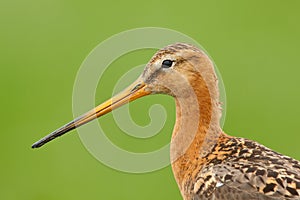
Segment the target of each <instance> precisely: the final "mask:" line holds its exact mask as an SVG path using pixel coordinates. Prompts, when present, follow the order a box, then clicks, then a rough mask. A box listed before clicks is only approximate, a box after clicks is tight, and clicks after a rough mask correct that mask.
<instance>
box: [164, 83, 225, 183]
mask: <svg viewBox="0 0 300 200" xmlns="http://www.w3.org/2000/svg"><path fill="white" fill-rule="evenodd" d="M192 87H193V93H194V94H191V95H188V96H185V97H176V98H175V99H176V100H175V101H176V123H175V126H174V130H173V135H172V141H171V149H170V154H171V161H172V169H173V173H174V175H175V178H176V181H177V183H178V185H179V187H181V186H182V184H183V182H184V177H185V176H186V175H187V174H189V171H191V172H192V171H194V170H195V169H196V168H201V162H199V161H200V160H201V159H202V158H203V157H204V156H205V155H207V154H208V153H209V152H210V151H211V149H212V148H213V146H214V145H215V144H216V142H217V140H218V138H219V136H220V135H221V134H222V130H221V128H220V124H219V120H220V117H221V108H220V105H219V97H218V95H219V94H218V91H213V90H218V88H217V81H216V83H215V88H208V87H207V85H206V84H205V82H204V80H203V79H202V78H201V77H198V83H197V84H196V85H192ZM212 95H214V96H212Z"/></svg>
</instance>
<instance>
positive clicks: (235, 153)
mask: <svg viewBox="0 0 300 200" xmlns="http://www.w3.org/2000/svg"><path fill="white" fill-rule="evenodd" d="M204 163H205V164H203V166H202V167H201V169H200V170H199V172H198V174H197V176H196V177H193V179H191V180H190V182H189V183H188V184H187V189H188V190H189V191H191V192H192V195H191V196H193V198H192V199H300V195H299V194H300V162H299V161H297V160H294V159H292V158H290V157H287V156H284V155H282V154H279V153H277V152H275V151H272V150H271V149H269V148H267V147H265V146H263V145H261V144H258V143H257V142H254V141H251V140H247V139H244V138H234V137H229V136H227V135H225V134H224V135H222V136H221V137H220V142H219V143H217V144H216V145H215V147H214V148H213V151H212V152H211V153H210V154H209V155H207V157H205V158H204ZM218 186H219V187H218ZM226 193H228V194H226ZM226 196H227V197H226ZM246 197H247V198H246Z"/></svg>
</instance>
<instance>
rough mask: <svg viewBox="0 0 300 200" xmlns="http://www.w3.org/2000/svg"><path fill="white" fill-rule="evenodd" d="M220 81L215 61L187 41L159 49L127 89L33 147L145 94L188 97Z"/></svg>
mask: <svg viewBox="0 0 300 200" xmlns="http://www.w3.org/2000/svg"><path fill="white" fill-rule="evenodd" d="M216 80H217V79H216V75H215V73H214V68H213V64H212V62H211V61H210V59H209V58H208V56H207V55H206V54H205V53H203V51H201V50H199V49H198V48H196V47H194V46H192V45H188V44H183V43H176V44H173V45H169V46H167V47H165V48H163V49H161V50H159V51H158V52H157V53H156V54H155V55H154V56H153V57H152V58H151V60H150V61H149V62H148V64H147V65H146V67H145V70H144V72H143V73H142V74H141V76H140V77H139V78H138V79H137V80H136V81H135V82H134V83H132V84H131V85H130V86H129V87H127V89H125V90H123V91H122V92H121V93H119V94H118V95H116V96H114V97H113V98H111V99H109V100H108V101H106V102H104V103H102V104H101V105H99V106H97V107H96V108H94V109H92V110H91V111H89V112H87V113H86V114H84V115H82V116H80V117H78V118H77V119H75V120H73V121H71V122H70V123H68V124H66V125H65V126H63V127H61V128H60V129H57V130H56V131H54V132H53V133H51V134H49V135H48V136H46V137H44V138H42V139H41V140H40V141H38V142H36V143H34V144H33V145H32V147H33V148H37V147H40V146H42V145H44V144H45V143H47V142H49V141H51V140H52V139H54V138H56V137H58V136H60V135H63V134H64V133H66V132H68V131H70V130H72V129H74V128H76V127H79V126H81V125H83V124H85V123H87V122H89V121H91V120H93V119H95V118H97V117H100V116H102V115H104V114H106V113H108V112H110V111H112V110H113V109H115V108H117V107H120V106H122V105H124V104H126V103H128V102H130V101H133V100H135V99H137V98H140V97H142V96H146V95H149V94H157V93H160V94H167V95H171V96H174V97H176V98H185V97H188V96H190V95H191V93H193V92H194V90H195V88H196V89H197V88H198V89H199V88H200V90H201V87H202V88H207V85H212V84H209V83H207V82H209V81H214V82H216ZM213 85H216V84H213Z"/></svg>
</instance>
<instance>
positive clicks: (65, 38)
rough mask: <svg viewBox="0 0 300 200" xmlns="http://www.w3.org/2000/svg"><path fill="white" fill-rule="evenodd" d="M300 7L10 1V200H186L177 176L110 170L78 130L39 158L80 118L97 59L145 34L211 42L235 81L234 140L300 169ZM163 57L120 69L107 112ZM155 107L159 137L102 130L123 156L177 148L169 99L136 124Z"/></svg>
mask: <svg viewBox="0 0 300 200" xmlns="http://www.w3.org/2000/svg"><path fill="white" fill-rule="evenodd" d="M299 9H300V1H297V0H290V1H279V0H272V1H271V0H268V1H258V0H254V1H238V0H235V1H231V0H230V1H216V0H212V1H194V2H192V1H178V2H176V1H161V0H160V1H158V0H156V1H107V2H101V1H70V0H69V1H68V0H45V1H40V0H28V1H21V0H19V1H16V0H10V1H9V0H2V1H1V2H0V25H1V29H0V49H1V50H0V51H1V52H0V53H1V59H0V66H1V73H0V83H1V84H0V85H1V140H0V148H1V149H0V150H1V165H0V166H1V168H0V169H1V170H0V199H9V200H13V199H22V200H27V199H28V200H33V199H45V200H48V199H55V200H58V199H74V200H75V199H131V200H132V199H181V197H180V194H179V191H178V189H177V185H176V183H175V180H174V178H173V175H172V171H171V168H170V167H167V168H164V169H162V170H159V171H156V172H152V173H147V174H127V173H122V172H118V171H116V170H113V169H110V168H108V167H106V166H104V165H103V164H101V163H100V162H98V161H97V160H96V159H94V158H93V157H92V156H91V155H90V154H89V153H88V151H87V150H86V149H85V147H84V146H83V145H82V144H81V142H80V139H79V137H78V136H77V134H76V131H73V132H72V133H71V134H68V135H66V136H64V137H63V138H60V139H58V140H56V141H54V142H51V143H50V144H49V145H47V146H45V147H44V148H41V149H38V150H32V149H31V148H30V146H31V144H32V143H33V142H34V141H36V140H37V139H39V138H40V137H42V136H44V135H45V134H47V133H49V132H51V131H52V130H54V129H56V128H58V127H59V126H61V125H63V124H64V123H66V122H68V121H69V120H71V119H72V89H73V83H74V81H75V77H76V73H77V70H78V69H79V67H80V64H81V63H82V61H83V60H84V58H85V57H86V56H87V54H88V53H89V52H90V51H91V50H92V49H93V48H94V47H95V46H96V45H97V44H98V43H100V42H101V41H103V40H105V39H107V38H108V37H110V36H111V35H113V34H116V33H119V32H121V31H125V30H128V29H132V28H137V27H145V26H158V27H165V28H171V29H175V30H177V31H180V32H182V33H185V34H187V35H189V36H190V37H192V38H194V39H195V40H197V41H198V42H199V43H200V44H202V45H203V46H204V48H205V49H206V50H207V51H208V52H209V54H210V55H211V56H212V58H213V59H214V61H215V63H216V64H217V66H218V68H219V70H220V72H221V74H222V76H223V81H224V83H225V87H226V91H227V117H226V122H225V127H224V130H225V131H226V132H227V133H229V134H231V135H234V136H241V137H247V138H250V139H253V140H257V141H259V142H260V143H263V144H265V145H266V146H268V147H270V148H272V149H274V150H276V151H279V152H282V153H284V154H287V155H289V156H292V157H294V158H296V159H300V147H299V141H300V135H299V130H298V129H299V122H298V120H299V115H300V107H299V106H298V103H299V100H300V93H299V83H300V79H299V72H300V60H299V47H300V38H299V37H300V26H299V20H300V12H299ZM153 52H154V51H150V50H149V51H142V52H133V53H131V54H128V55H127V56H124V57H122V58H120V60H117V61H116V62H114V63H113V64H112V66H111V68H109V70H108V71H107V73H106V74H105V76H104V79H103V80H102V81H101V82H100V83H99V87H98V90H97V97H96V102H99V103H100V102H101V101H103V100H105V99H107V98H109V97H110V95H111V93H112V89H113V85H114V83H115V81H117V79H118V77H120V76H121V75H122V73H125V72H126V71H127V70H129V69H130V67H131V66H136V65H138V64H141V63H145V62H147V60H148V59H149V58H150V57H151V56H152V54H153ZM120 69H121V70H120ZM105 77H106V78H105ZM110 77H114V78H110ZM151 101H154V102H157V103H159V102H162V104H163V105H165V106H166V109H167V112H168V114H169V117H168V121H167V122H166V125H165V128H164V129H163V130H162V133H160V134H159V135H157V136H155V137H153V138H150V139H147V140H142V139H133V138H131V137H129V136H127V135H126V134H124V133H123V132H122V131H121V130H119V129H118V127H117V126H116V124H115V123H114V121H113V118H112V115H111V114H109V115H107V116H104V117H103V118H101V119H100V120H99V122H100V124H102V125H103V128H104V129H105V130H106V133H107V134H108V137H109V138H111V139H112V141H113V142H114V143H116V144H118V145H119V146H121V147H122V148H125V149H128V150H131V151H136V152H140V151H141V152H144V151H145V152H146V151H148V150H151V149H156V148H157V147H160V146H162V145H164V144H166V143H167V142H168V141H169V139H170V134H171V133H170V132H171V130H172V126H173V124H174V107H173V105H174V104H173V100H172V98H170V97H166V96H155V97H154V96H153V97H146V98H145V99H140V100H138V101H136V102H133V103H132V104H131V106H130V108H131V114H132V116H133V119H134V120H135V121H136V123H138V124H141V125H143V124H147V123H149V121H150V119H149V117H148V109H149V106H151V103H150V102H151Z"/></svg>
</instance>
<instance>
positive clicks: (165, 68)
mask: <svg viewBox="0 0 300 200" xmlns="http://www.w3.org/2000/svg"><path fill="white" fill-rule="evenodd" d="M152 94H166V95H170V96H172V97H174V99H175V106H176V121H175V125H174V129H173V133H172V136H171V143H170V158H171V167H172V171H173V174H174V177H175V179H176V182H177V185H178V188H179V190H180V193H181V195H182V198H183V199H184V200H256V199H260V200H283V199H288V200H300V162H299V161H298V160H296V159H293V158H291V157H288V156H286V155H283V154H280V153H278V152H276V151H273V150H271V149H269V148H268V147H265V146H264V145H262V144H260V143H258V142H256V141H252V140H249V139H245V138H240V137H234V136H230V135H227V134H226V133H225V132H224V131H223V130H222V128H221V127H220V118H221V115H222V103H221V102H220V99H219V96H220V94H219V88H218V77H217V75H216V73H215V68H214V64H213V62H212V61H211V59H210V58H209V56H208V55H207V54H206V53H205V52H204V51H203V50H201V49H200V48H198V47H196V46H194V45H190V44H186V43H175V44H171V45H168V46H166V47H164V48H162V49H160V50H158V51H157V52H156V53H155V54H154V56H153V57H152V58H151V59H150V61H149V62H148V63H147V64H146V67H145V69H144V71H143V72H142V74H141V75H140V76H139V77H138V78H137V80H136V81H134V82H133V83H132V84H131V85H130V86H129V87H127V88H126V89H125V90H123V91H122V92H121V93H119V94H118V95H116V96H115V97H113V98H111V99H109V100H107V101H105V102H104V103H102V104H100V105H99V106H97V107H95V108H94V109H92V110H90V111H88V112H87V113H85V114H83V115H82V116H80V117H78V118H76V119H74V120H73V121H71V122H69V123H68V124H66V125H64V126H62V127H61V128H59V129H57V130H55V131H54V132H52V133H50V134H49V135H47V136H46V137H44V138H42V139H41V140H39V141H37V142H36V143H34V144H33V145H32V148H38V147H41V146H42V145H44V144H46V143H47V142H49V141H51V140H53V139H55V138H57V137H58V136H61V135H63V134H65V133H67V132H69V131H71V130H73V129H75V128H77V127H79V126H81V125H83V124H86V123H87V122H89V121H91V120H93V119H96V118H98V117H100V116H102V115H104V114H106V113H109V112H110V111H112V110H113V109H116V108H118V107H120V106H122V105H124V104H126V103H128V102H131V101H134V100H136V99H138V98H141V97H143V96H146V95H152Z"/></svg>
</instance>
